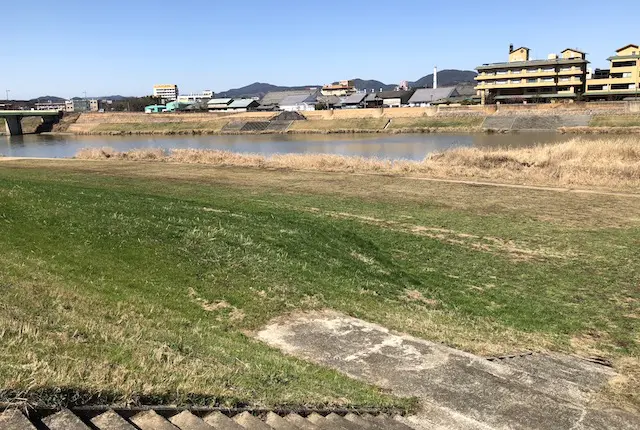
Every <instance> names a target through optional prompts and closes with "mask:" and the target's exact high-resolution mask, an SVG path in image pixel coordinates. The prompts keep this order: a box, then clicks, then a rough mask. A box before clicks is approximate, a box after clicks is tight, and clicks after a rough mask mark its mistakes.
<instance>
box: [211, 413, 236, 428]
mask: <svg viewBox="0 0 640 430" xmlns="http://www.w3.org/2000/svg"><path fill="white" fill-rule="evenodd" d="M204 422H205V423H207V424H209V425H210V426H211V427H213V428H214V429H216V430H243V429H244V427H242V426H241V425H240V424H238V423H236V422H235V421H233V420H232V419H231V418H229V417H228V416H226V415H225V414H223V413H222V412H213V413H211V414H209V415H207V416H206V417H204Z"/></svg>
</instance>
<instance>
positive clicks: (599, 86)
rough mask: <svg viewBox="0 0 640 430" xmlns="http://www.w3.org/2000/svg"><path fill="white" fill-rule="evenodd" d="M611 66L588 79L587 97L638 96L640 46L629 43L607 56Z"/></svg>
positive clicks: (639, 86)
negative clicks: (612, 54) (614, 53)
mask: <svg viewBox="0 0 640 430" xmlns="http://www.w3.org/2000/svg"><path fill="white" fill-rule="evenodd" d="M607 60H609V63H610V65H611V66H610V68H609V69H605V70H598V69H596V72H595V73H594V74H591V75H590V76H589V77H588V79H587V90H586V92H585V94H584V95H585V97H586V98H587V99H606V100H621V99H625V98H628V97H634V98H637V97H638V93H639V91H640V48H639V47H638V45H633V44H630V45H627V46H623V47H622V48H620V49H618V50H617V51H616V55H614V56H612V57H609V58H607Z"/></svg>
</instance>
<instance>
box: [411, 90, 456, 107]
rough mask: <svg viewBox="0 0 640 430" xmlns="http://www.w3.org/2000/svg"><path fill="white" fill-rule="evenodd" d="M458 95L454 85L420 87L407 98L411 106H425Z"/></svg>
mask: <svg viewBox="0 0 640 430" xmlns="http://www.w3.org/2000/svg"><path fill="white" fill-rule="evenodd" d="M458 95H459V93H458V90H457V88H456V87H441V88H420V89H417V90H416V92H415V93H413V95H412V96H411V98H410V99H409V106H411V107H425V106H431V105H432V104H437V103H438V102H439V101H442V100H447V99H449V98H451V97H457V96H458Z"/></svg>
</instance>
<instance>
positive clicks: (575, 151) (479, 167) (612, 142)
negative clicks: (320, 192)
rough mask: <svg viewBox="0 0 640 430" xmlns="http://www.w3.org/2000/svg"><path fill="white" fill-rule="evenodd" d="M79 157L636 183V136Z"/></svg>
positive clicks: (639, 158) (85, 154) (639, 152)
mask: <svg viewBox="0 0 640 430" xmlns="http://www.w3.org/2000/svg"><path fill="white" fill-rule="evenodd" d="M76 158H80V159H115V160H144V161H165V162H178V163H198V164H209V165H215V166H243V167H265V168H279V169H296V170H318V171H331V172H361V173H367V172H370V173H389V174H400V175H424V176H430V177H437V178H452V177H456V178H470V179H483V180H494V181H503V182H512V183H513V182H515V183H529V184H539V185H556V186H572V185H582V186H595V187H606V188H637V187H639V186H640V139H635V138H633V137H625V138H609V139H600V140H588V141H587V140H583V139H580V138H575V139H572V140H570V141H568V142H564V143H559V144H550V145H539V146H535V147H530V148H518V149H512V148H498V149H492V148H482V149H480V148H454V149H450V150H447V151H443V152H437V153H434V154H431V155H430V156H428V157H426V158H425V159H424V160H422V161H409V160H383V159H377V158H364V157H346V156H340V155H333V154H282V155H273V156H270V157H266V156H263V155H259V154H239V153H234V152H229V151H219V150H200V149H175V150H171V151H164V150H161V149H157V148H154V149H135V150H132V151H128V152H117V151H114V150H113V149H110V148H102V149H83V150H81V151H80V152H78V153H77V155H76Z"/></svg>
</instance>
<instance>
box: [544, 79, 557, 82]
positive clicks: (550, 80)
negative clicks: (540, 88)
mask: <svg viewBox="0 0 640 430" xmlns="http://www.w3.org/2000/svg"><path fill="white" fill-rule="evenodd" d="M554 81H555V80H554V79H553V78H544V79H543V80H542V82H554Z"/></svg>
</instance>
